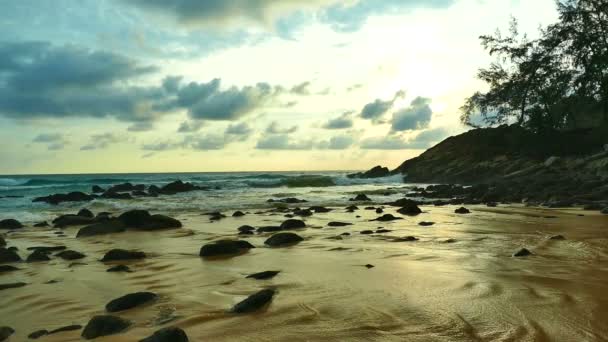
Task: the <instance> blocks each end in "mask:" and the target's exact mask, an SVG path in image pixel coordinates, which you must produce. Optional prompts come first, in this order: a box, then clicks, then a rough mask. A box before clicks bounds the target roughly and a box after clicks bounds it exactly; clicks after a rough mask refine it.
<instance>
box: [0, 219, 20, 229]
mask: <svg viewBox="0 0 608 342" xmlns="http://www.w3.org/2000/svg"><path fill="white" fill-rule="evenodd" d="M19 228H23V225H22V224H21V222H19V221H17V220H15V219H6V220H2V221H0V229H19Z"/></svg>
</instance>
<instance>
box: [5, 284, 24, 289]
mask: <svg viewBox="0 0 608 342" xmlns="http://www.w3.org/2000/svg"><path fill="white" fill-rule="evenodd" d="M25 285H27V284H26V283H9V284H0V290H8V289H16V288H19V287H24V286H25Z"/></svg>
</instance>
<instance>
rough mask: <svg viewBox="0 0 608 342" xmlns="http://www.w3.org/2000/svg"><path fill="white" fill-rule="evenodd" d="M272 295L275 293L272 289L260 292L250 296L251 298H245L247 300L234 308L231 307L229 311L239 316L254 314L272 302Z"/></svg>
mask: <svg viewBox="0 0 608 342" xmlns="http://www.w3.org/2000/svg"><path fill="white" fill-rule="evenodd" d="M274 294H275V291H274V290H272V289H265V290H262V291H260V292H257V293H255V294H252V295H251V296H249V297H247V299H245V300H243V301H242V302H240V303H238V304H236V305H235V306H234V307H232V310H231V311H232V312H234V313H239V314H241V313H250V312H255V311H257V310H259V309H261V308H263V307H264V306H266V305H267V304H268V303H270V302H271V301H272V297H274Z"/></svg>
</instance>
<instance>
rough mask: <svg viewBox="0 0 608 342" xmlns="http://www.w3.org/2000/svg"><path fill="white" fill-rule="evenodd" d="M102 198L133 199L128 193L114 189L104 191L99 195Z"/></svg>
mask: <svg viewBox="0 0 608 342" xmlns="http://www.w3.org/2000/svg"><path fill="white" fill-rule="evenodd" d="M101 197H102V198H107V199H117V200H130V199H133V196H131V194H130V193H127V192H114V191H110V190H108V191H106V192H104V193H103V194H102V195H101Z"/></svg>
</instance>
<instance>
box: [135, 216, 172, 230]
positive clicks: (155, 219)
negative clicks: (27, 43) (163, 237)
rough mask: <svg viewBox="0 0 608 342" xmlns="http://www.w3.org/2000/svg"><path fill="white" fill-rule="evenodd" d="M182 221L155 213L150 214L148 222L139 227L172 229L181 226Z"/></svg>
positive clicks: (142, 228)
mask: <svg viewBox="0 0 608 342" xmlns="http://www.w3.org/2000/svg"><path fill="white" fill-rule="evenodd" d="M181 227H182V223H181V222H180V221H179V220H177V219H174V218H172V217H169V216H165V215H160V214H155V215H152V216H150V219H149V220H148V222H147V223H146V224H145V225H144V226H143V227H140V228H139V229H141V230H159V229H174V228H181Z"/></svg>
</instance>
